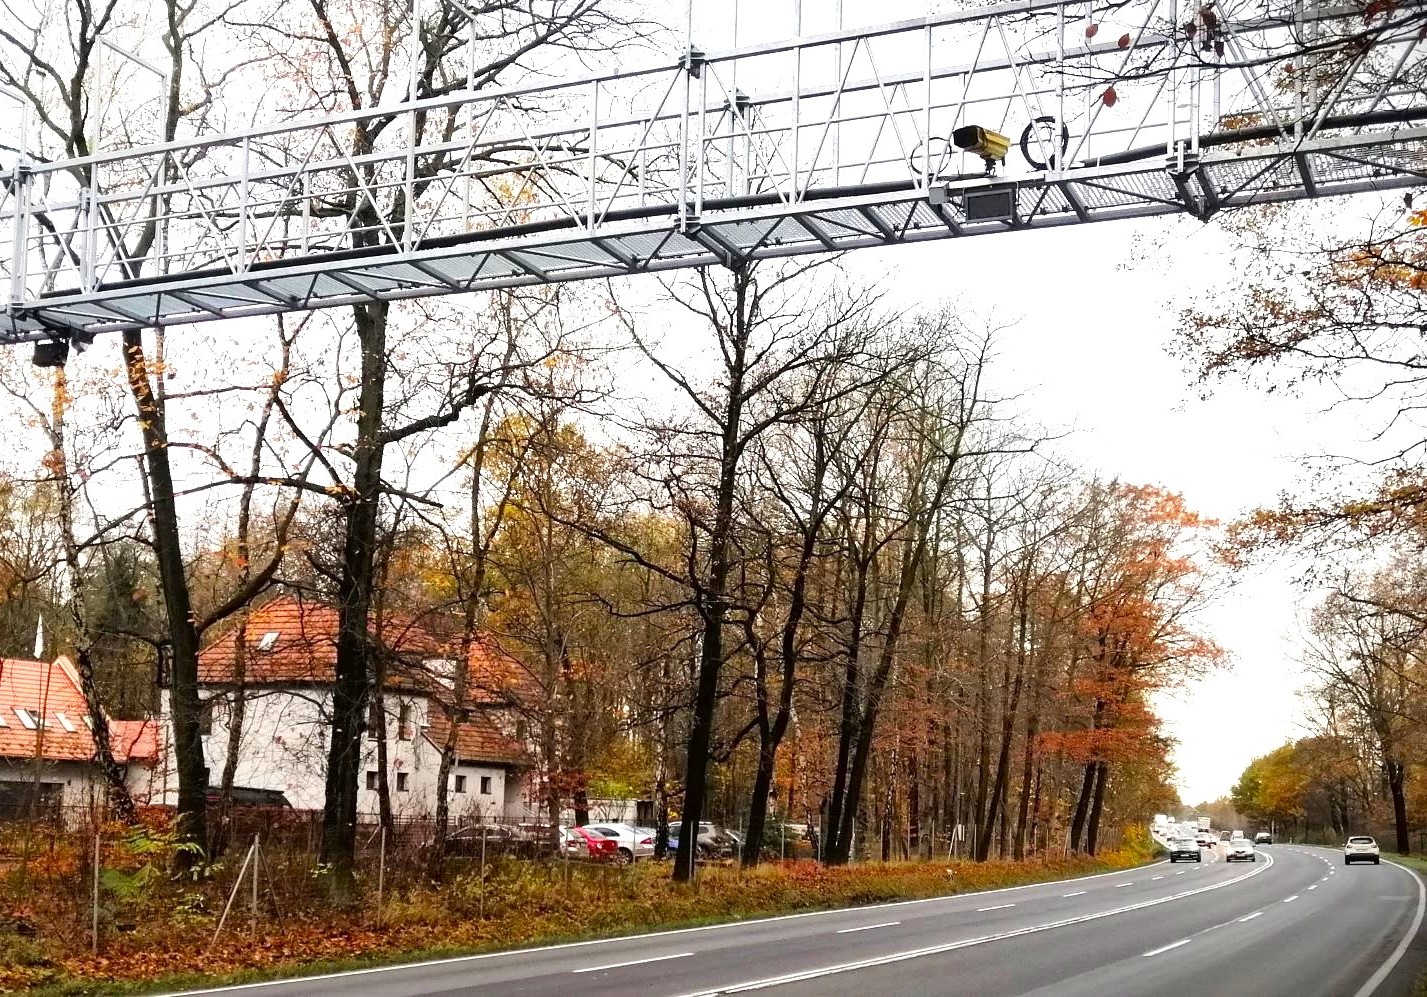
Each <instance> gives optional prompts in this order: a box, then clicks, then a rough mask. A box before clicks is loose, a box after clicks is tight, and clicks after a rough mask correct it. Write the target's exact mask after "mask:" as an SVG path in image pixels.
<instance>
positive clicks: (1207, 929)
mask: <svg viewBox="0 0 1427 997" xmlns="http://www.w3.org/2000/svg"><path fill="white" fill-rule="evenodd" d="M1424 904H1427V891H1424V888H1423V886H1422V883H1421V882H1420V881H1419V879H1418V877H1417V876H1416V875H1414V874H1413V873H1411V872H1409V871H1407V870H1405V869H1403V868H1401V867H1399V866H1395V865H1392V864H1390V863H1389V862H1387V861H1384V862H1383V864H1382V865H1378V866H1371V865H1355V866H1352V867H1344V866H1343V864H1342V853H1341V852H1336V851H1330V850H1327V849H1314V848H1304V847H1297V846H1291V845H1276V846H1266V847H1264V848H1261V849H1260V851H1259V861H1258V862H1255V863H1237V864H1232V865H1231V864H1228V863H1225V862H1223V861H1222V860H1221V859H1220V856H1219V854H1217V852H1210V851H1208V850H1206V851H1205V854H1204V861H1203V862H1201V863H1183V862H1182V863H1179V864H1176V865H1171V864H1169V863H1160V864H1158V865H1153V866H1148V867H1145V868H1141V869H1136V870H1133V871H1131V872H1126V873H1115V874H1111V875H1106V876H1094V877H1089V878H1084V879H1076V880H1066V881H1062V882H1059V883H1047V884H1040V885H1037V886H1030V887H1020V888H1016V889H1011V890H999V891H995V892H991V893H980V894H966V895H962V896H957V897H948V898H944V899H937V900H926V901H915V902H910V903H901V904H885V905H880V906H876V907H863V908H857V909H853V910H842V911H830V912H826V913H818V914H799V915H793V916H790V917H781V918H771V919H767V920H762V921H750V922H743V923H740V924H732V925H721V926H714V927H707V928H694V929H690V930H686V931H671V932H663V933H660V934H654V935H643V936H638V937H633V938H623V939H611V940H608V941H599V942H584V943H578V944H573V945H561V946H554V947H550V948H544V949H532V950H526V951H522V952H510V953H502V954H496V955H487V956H476V957H471V958H462V959H450V960H444V961H440V962H433V963H424V964H420V965H414V966H402V967H392V968H387V969H379V970H364V971H360V972H356V973H344V974H339V975H333V976H327V977H309V978H306V979H302V980H295V981H289V982H283V983H269V984H259V985H254V986H247V987H234V988H228V989H226V990H223V991H205V992H223V993H229V994H248V995H252V997H258V995H262V997H295V995H298V994H301V995H304V997H308V995H317V997H326V995H337V994H341V995H350V994H354V993H360V994H363V995H372V997H379V995H407V994H502V995H504V994H522V995H524V994H530V995H559V997H570V995H586V994H609V995H630V994H657V995H666V997H676V995H678V997H684V995H694V994H709V995H712V994H725V993H728V994H732V993H752V992H756V991H762V990H771V991H774V992H776V993H777V994H779V995H788V997H791V995H808V997H811V995H818V997H822V995H829V994H847V995H853V994H857V995H869V994H876V995H880V994H975V995H978V997H979V995H986V997H993V995H1003V994H1004V995H1011V994H1038V995H1047V997H1049V995H1055V997H1073V995H1092V994H1093V995H1096V997H1105V995H1115V997H1120V995H1135V994H1146V995H1149V994H1154V995H1156V997H1162V995H1163V994H1166V993H1175V994H1189V993H1193V994H1205V995H1210V994H1212V995H1216V997H1217V995H1232V994H1245V995H1248V994H1253V995H1257V997H1272V995H1280V994H1281V995H1284V997H1288V995H1292V997H1301V995H1308V994H1326V995H1334V997H1337V995H1343V997H1369V995H1370V994H1371V995H1373V997H1395V995H1399V994H1410V993H1411V991H1412V984H1413V981H1414V980H1415V978H1416V975H1417V973H1418V972H1420V971H1421V969H1422V968H1423V966H1424V964H1427V937H1423V934H1422V931H1421V929H1422V922H1423V911H1424Z"/></svg>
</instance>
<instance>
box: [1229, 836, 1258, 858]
mask: <svg viewBox="0 0 1427 997" xmlns="http://www.w3.org/2000/svg"><path fill="white" fill-rule="evenodd" d="M1258 860H1259V856H1258V853H1257V852H1255V851H1254V843H1253V842H1252V841H1250V840H1249V839H1248V838H1231V839H1229V847H1228V849H1227V850H1226V851H1225V852H1224V861H1225V862H1257V861H1258Z"/></svg>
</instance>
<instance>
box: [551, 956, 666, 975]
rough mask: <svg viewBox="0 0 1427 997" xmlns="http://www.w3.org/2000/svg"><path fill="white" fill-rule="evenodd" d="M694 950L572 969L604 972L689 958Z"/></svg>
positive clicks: (582, 971) (585, 971) (577, 971)
mask: <svg viewBox="0 0 1427 997" xmlns="http://www.w3.org/2000/svg"><path fill="white" fill-rule="evenodd" d="M693 954H694V953H692V952H676V953H674V954H673V955H652V956H650V957H649V958H648V959H630V960H629V961H627V962H611V963H609V964H607V965H604V966H586V967H585V968H584V969H572V970H570V972H572V973H603V972H604V971H605V970H606V969H623V968H624V967H625V966H642V965H644V964H645V963H646V962H667V961H668V960H670V959H687V958H688V957H689V956H691V955H693Z"/></svg>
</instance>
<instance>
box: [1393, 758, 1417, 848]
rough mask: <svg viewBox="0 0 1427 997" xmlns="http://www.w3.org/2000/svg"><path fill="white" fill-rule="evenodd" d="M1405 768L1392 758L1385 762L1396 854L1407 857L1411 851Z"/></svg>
mask: <svg viewBox="0 0 1427 997" xmlns="http://www.w3.org/2000/svg"><path fill="white" fill-rule="evenodd" d="M1406 782H1407V766H1406V765H1404V764H1403V763H1402V762H1399V761H1397V760H1396V759H1394V758H1389V759H1388V760H1387V786H1388V789H1389V790H1390V791H1391V793H1392V825H1393V829H1394V830H1395V831H1396V832H1397V854H1399V855H1407V854H1408V853H1409V852H1410V851H1411V850H1412V842H1411V839H1410V838H1409V836H1408V835H1409V828H1408V824H1407V794H1406V792H1405V791H1404V788H1403V787H1404V785H1405V784H1406Z"/></svg>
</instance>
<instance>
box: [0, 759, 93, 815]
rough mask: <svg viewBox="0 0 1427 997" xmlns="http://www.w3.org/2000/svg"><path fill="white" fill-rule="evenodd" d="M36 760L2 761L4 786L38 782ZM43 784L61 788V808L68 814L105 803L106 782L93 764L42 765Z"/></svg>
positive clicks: (0, 766)
mask: <svg viewBox="0 0 1427 997" xmlns="http://www.w3.org/2000/svg"><path fill="white" fill-rule="evenodd" d="M35 766H36V763H35V760H34V759H33V758H23V759H21V758H0V782H21V783H28V784H31V785H33V783H34V781H35V775H36V773H35ZM39 781H40V784H41V785H42V786H43V785H58V786H60V787H61V789H60V806H61V807H63V808H64V809H65V810H66V811H69V812H77V811H79V810H81V809H88V808H89V807H92V806H94V805H95V804H96V803H98V802H100V801H102V800H103V799H104V795H105V794H104V780H103V777H102V776H101V775H100V774H99V770H98V767H97V766H95V765H93V764H91V763H89V762H69V761H65V762H52V761H42V762H40V763H39Z"/></svg>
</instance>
